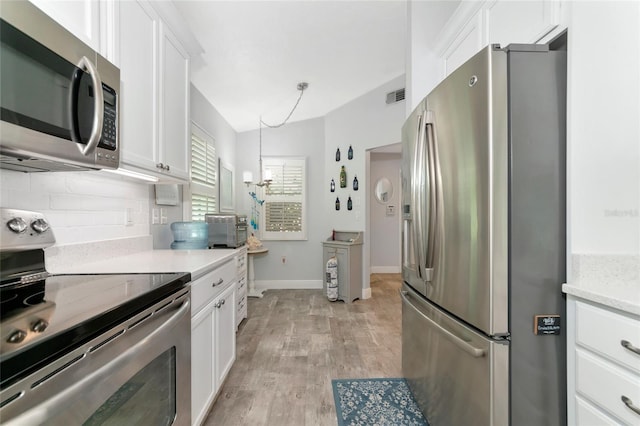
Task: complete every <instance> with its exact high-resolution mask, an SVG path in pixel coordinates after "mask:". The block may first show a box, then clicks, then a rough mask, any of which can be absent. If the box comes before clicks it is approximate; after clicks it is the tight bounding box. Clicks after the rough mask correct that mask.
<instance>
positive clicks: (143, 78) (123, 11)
mask: <svg viewBox="0 0 640 426" xmlns="http://www.w3.org/2000/svg"><path fill="white" fill-rule="evenodd" d="M118 9H119V10H118V11H117V17H118V19H117V20H118V24H119V27H120V31H119V34H118V37H116V40H117V41H116V43H117V47H116V49H115V51H116V52H117V58H118V62H119V66H120V146H121V152H122V158H121V160H122V162H123V163H125V164H129V165H134V166H138V167H141V168H143V169H145V170H154V171H155V166H156V159H157V158H159V153H158V146H157V143H156V141H157V139H158V128H157V116H158V99H157V94H158V70H157V65H156V64H157V62H158V60H157V56H158V55H157V48H156V45H157V41H158V32H159V28H158V27H159V18H158V15H157V14H156V13H155V11H154V10H153V8H152V7H150V6H149V5H148V4H146V3H142V2H137V1H126V2H121V3H120V4H119V8H118Z"/></svg>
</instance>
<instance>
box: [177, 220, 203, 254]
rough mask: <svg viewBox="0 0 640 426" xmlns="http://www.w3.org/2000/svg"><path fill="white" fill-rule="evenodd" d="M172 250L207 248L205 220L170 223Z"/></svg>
mask: <svg viewBox="0 0 640 426" xmlns="http://www.w3.org/2000/svg"><path fill="white" fill-rule="evenodd" d="M171 232H172V233H173V242H172V243H171V248H172V249H174V250H197V249H207V248H209V246H208V244H209V225H208V224H207V223H205V222H173V223H172V224H171Z"/></svg>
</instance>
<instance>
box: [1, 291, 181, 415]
mask: <svg viewBox="0 0 640 426" xmlns="http://www.w3.org/2000/svg"><path fill="white" fill-rule="evenodd" d="M190 318H191V307H190V299H189V293H188V292H187V293H182V294H180V295H179V296H178V297H176V295H173V296H171V297H169V298H166V299H164V300H163V301H161V302H159V303H156V304H155V305H153V306H152V307H150V308H148V309H146V310H144V311H142V312H140V313H139V314H137V315H135V316H134V317H133V318H131V319H130V320H128V321H126V322H125V323H123V324H121V325H118V326H116V327H114V328H112V329H111V330H109V331H108V332H106V333H104V334H101V335H100V336H99V337H96V338H95V339H93V340H91V341H90V342H88V343H87V344H85V345H84V346H82V347H80V348H78V349H77V350H75V351H73V352H71V353H69V354H67V355H65V356H64V357H62V358H60V359H58V360H57V361H55V362H54V363H52V364H50V365H48V366H47V367H46V368H43V369H41V370H39V371H37V372H36V373H33V374H32V375H31V376H29V377H27V378H25V379H23V380H21V381H20V382H18V383H16V384H14V385H12V386H10V387H8V388H7V389H4V390H3V391H2V392H1V394H0V396H1V398H2V399H1V401H2V402H1V403H0V404H2V408H0V418H2V423H3V425H6V426H8V425H25V424H28V425H39V424H47V425H65V426H66V425H79V424H83V425H101V424H127V425H149V424H153V425H189V424H190V423H191V365H190V356H191V326H190Z"/></svg>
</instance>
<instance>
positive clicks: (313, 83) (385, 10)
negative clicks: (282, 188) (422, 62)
mask: <svg viewBox="0 0 640 426" xmlns="http://www.w3.org/2000/svg"><path fill="white" fill-rule="evenodd" d="M175 4H176V6H177V8H178V10H179V11H180V13H181V14H182V15H183V18H184V19H185V20H186V22H187V24H188V25H189V27H190V28H191V31H192V32H193V34H194V35H195V37H196V39H197V40H198V41H199V42H200V44H201V45H202V47H203V49H204V54H203V55H202V56H201V57H199V58H195V59H194V60H193V62H192V81H193V84H194V85H195V86H196V87H197V88H198V89H199V90H200V91H201V92H202V93H203V94H204V96H205V97H206V98H207V99H208V100H209V102H211V104H212V105H213V106H214V107H215V108H216V109H217V110H218V111H219V112H220V114H222V116H223V117H224V118H225V119H226V120H227V121H228V122H229V124H230V125H231V126H232V127H233V128H234V129H235V130H236V131H238V132H242V131H246V130H251V129H255V128H257V127H258V121H259V118H260V116H262V119H263V120H264V121H266V122H267V123H269V124H278V123H280V122H281V121H282V120H284V118H285V117H286V116H287V114H288V113H289V111H290V110H291V108H292V107H293V105H294V104H295V102H296V99H297V98H298V95H299V94H300V92H299V91H298V90H297V84H298V83H299V82H308V83H309V88H308V89H307V90H305V92H304V96H303V98H302V101H301V102H300V105H299V106H298V108H297V109H296V111H295V113H294V115H293V116H292V117H291V119H290V122H293V121H299V120H305V119H308V118H314V117H321V116H324V115H326V114H327V113H328V112H330V111H332V110H334V109H336V108H338V107H340V106H341V105H344V104H345V103H347V102H349V101H351V100H352V99H355V98H356V97H358V96H360V95H362V94H364V93H367V92H369V91H370V90H372V89H374V88H376V87H378V86H380V85H382V84H384V83H386V82H388V81H389V80H391V79H393V78H395V77H398V76H400V75H402V74H404V69H405V49H406V46H405V38H406V28H407V10H406V7H407V5H406V2H405V1H404V0H389V1H362V0H360V1H353V0H352V1H349V0H339V1H325V0H315V1H309V0H306V1H305V0H288V1H194V0H178V1H175ZM433 4H434V5H435V4H443V5H444V6H445V8H446V9H447V10H448V9H451V11H453V9H455V7H451V5H452V4H457V1H455V2H447V1H437V2H433ZM443 23H444V22H442V23H441V24H440V25H442V24H443ZM399 88H400V87H399Z"/></svg>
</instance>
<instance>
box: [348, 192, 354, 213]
mask: <svg viewBox="0 0 640 426" xmlns="http://www.w3.org/2000/svg"><path fill="white" fill-rule="evenodd" d="M347 210H353V203H352V202H351V195H349V199H348V200H347Z"/></svg>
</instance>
